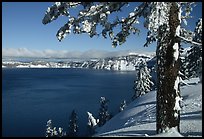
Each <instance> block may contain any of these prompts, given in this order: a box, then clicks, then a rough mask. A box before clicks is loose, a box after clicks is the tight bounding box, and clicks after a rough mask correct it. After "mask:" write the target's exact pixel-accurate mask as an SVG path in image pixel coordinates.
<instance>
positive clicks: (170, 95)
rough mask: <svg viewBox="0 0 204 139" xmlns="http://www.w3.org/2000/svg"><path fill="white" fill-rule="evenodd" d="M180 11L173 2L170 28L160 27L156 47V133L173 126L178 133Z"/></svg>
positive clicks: (170, 12)
mask: <svg viewBox="0 0 204 139" xmlns="http://www.w3.org/2000/svg"><path fill="white" fill-rule="evenodd" d="M179 14H180V10H179V7H178V5H177V3H175V2H173V3H170V10H169V26H168V25H163V26H160V28H159V39H158V44H157V78H158V82H157V98H156V99H157V113H156V121H157V123H156V131H157V133H162V132H165V131H166V130H168V129H169V128H171V127H175V128H176V129H177V130H178V131H179V132H180V129H179V124H180V107H179V105H178V104H179V100H180V90H179V59H178V57H179V56H178V54H179V53H178V49H179V47H180V42H179V40H178V39H176V38H177V37H176V35H177V33H178V29H179V28H178V27H180V16H179Z"/></svg>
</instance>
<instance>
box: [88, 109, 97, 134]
mask: <svg viewBox="0 0 204 139" xmlns="http://www.w3.org/2000/svg"><path fill="white" fill-rule="evenodd" d="M87 114H88V124H87V125H88V130H89V134H90V135H93V134H94V133H96V132H95V129H96V127H97V123H98V120H96V119H95V118H94V117H93V115H92V113H90V112H87Z"/></svg>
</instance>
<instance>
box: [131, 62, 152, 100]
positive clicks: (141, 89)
mask: <svg viewBox="0 0 204 139" xmlns="http://www.w3.org/2000/svg"><path fill="white" fill-rule="evenodd" d="M153 85H154V83H153V82H152V81H151V75H150V69H148V67H147V63H146V61H144V60H141V61H140V63H139V67H138V69H137V70H136V80H135V81H134V87H133V89H134V90H135V93H134V95H133V97H132V100H135V99H136V98H137V97H140V96H142V95H144V94H146V93H148V92H149V91H150V90H151V86H153Z"/></svg>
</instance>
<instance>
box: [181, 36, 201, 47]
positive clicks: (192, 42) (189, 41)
mask: <svg viewBox="0 0 204 139" xmlns="http://www.w3.org/2000/svg"><path fill="white" fill-rule="evenodd" d="M177 37H178V38H179V39H180V40H183V41H184V42H186V43H190V44H192V45H194V46H199V47H202V43H198V42H195V41H192V40H188V39H186V38H184V37H182V36H178V35H177Z"/></svg>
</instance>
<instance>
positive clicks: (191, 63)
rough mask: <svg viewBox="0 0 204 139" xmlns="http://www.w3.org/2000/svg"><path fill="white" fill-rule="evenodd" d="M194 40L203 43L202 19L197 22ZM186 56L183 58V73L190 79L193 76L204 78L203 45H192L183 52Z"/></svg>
mask: <svg viewBox="0 0 204 139" xmlns="http://www.w3.org/2000/svg"><path fill="white" fill-rule="evenodd" d="M194 34H195V35H194V38H193V40H194V41H196V42H199V43H202V19H200V20H199V21H198V22H197V23H196V28H195V31H194ZM183 54H185V55H184V58H183V59H182V60H181V69H180V71H181V73H183V74H184V76H185V77H186V78H185V79H189V78H192V77H200V79H201V80H202V72H201V71H202V47H200V46H195V45H193V46H191V47H190V48H188V49H187V50H186V52H185V51H184V52H183Z"/></svg>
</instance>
